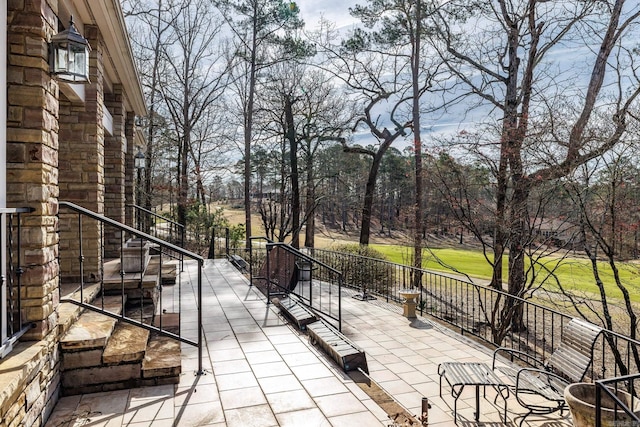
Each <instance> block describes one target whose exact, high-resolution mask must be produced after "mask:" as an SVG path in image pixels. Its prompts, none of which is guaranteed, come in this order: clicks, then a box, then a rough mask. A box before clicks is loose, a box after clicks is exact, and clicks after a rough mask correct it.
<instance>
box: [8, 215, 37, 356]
mask: <svg viewBox="0 0 640 427" xmlns="http://www.w3.org/2000/svg"><path fill="white" fill-rule="evenodd" d="M34 211H35V209H33V208H30V207H23V208H0V359H2V358H4V357H5V356H7V355H8V354H9V353H10V352H11V350H12V349H13V346H14V344H15V343H16V342H17V341H18V340H19V339H20V337H21V336H23V335H24V334H25V333H26V332H27V331H28V330H29V329H31V328H33V327H34V326H35V324H34V323H32V322H29V323H26V322H24V321H23V318H22V275H23V274H24V269H23V268H22V265H21V264H22V259H21V256H22V255H21V252H22V220H21V216H22V214H25V213H32V212H34ZM14 215H16V216H17V223H16V224H15V228H16V247H14V245H13V242H14V240H13V228H14V224H13V216H14ZM14 252H15V253H16V260H15V262H14V260H13V254H14ZM7 258H8V259H7ZM7 269H8V271H7ZM14 279H15V284H14ZM16 314H17V316H15V315H16ZM16 317H17V318H16Z"/></svg>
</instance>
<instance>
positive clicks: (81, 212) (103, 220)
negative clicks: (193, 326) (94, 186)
mask: <svg viewBox="0 0 640 427" xmlns="http://www.w3.org/2000/svg"><path fill="white" fill-rule="evenodd" d="M59 206H60V207H61V208H68V209H70V210H72V211H75V212H76V213H78V220H79V233H80V239H79V244H80V257H79V258H80V259H79V261H80V269H81V270H82V268H83V263H84V256H83V252H82V243H83V238H82V234H81V233H82V217H83V216H86V217H88V218H91V219H94V220H96V221H98V222H99V223H100V224H101V230H104V226H105V225H108V226H111V227H113V228H115V229H117V230H119V231H120V236H121V249H120V251H121V256H122V250H123V246H124V241H123V240H124V233H125V232H126V233H130V234H131V235H134V236H138V237H139V238H140V239H143V240H147V241H149V242H151V243H154V244H156V245H159V246H160V247H161V248H166V249H168V250H169V251H172V252H175V253H176V254H179V255H180V259H181V260H182V259H183V258H184V257H187V258H190V259H192V260H195V261H197V262H198V279H197V280H198V283H197V295H196V299H197V301H196V304H197V317H198V320H197V321H198V332H197V339H196V340H195V341H194V340H192V339H188V338H186V337H183V336H181V335H179V334H175V333H172V332H169V331H167V330H164V329H162V325H160V326H159V327H156V326H152V325H148V324H145V323H143V322H142V321H141V320H140V321H138V320H135V319H132V318H129V317H126V316H125V314H124V311H123V312H122V314H115V313H113V312H109V311H107V310H104V309H103V308H100V307H97V306H94V305H92V304H87V303H85V302H84V298H83V296H82V292H83V288H84V277H83V274H82V273H81V274H80V280H81V284H80V295H81V296H80V301H77V300H74V299H72V298H64V299H63V298H61V299H60V300H61V301H64V302H70V303H73V304H75V305H78V306H80V307H83V308H86V309H88V310H92V311H96V312H99V313H101V314H104V315H106V316H109V317H112V318H115V319H117V320H120V321H123V322H126V323H130V324H133V325H135V326H138V327H140V328H143V329H147V330H150V331H153V332H157V333H159V334H161V335H164V336H167V337H170V338H173V339H176V340H179V341H180V342H184V343H186V344H189V345H192V346H195V347H197V348H198V374H202V373H203V372H204V371H203V367H202V359H203V358H202V351H203V348H202V347H203V346H202V334H203V331H202V268H203V265H204V259H203V258H202V257H201V256H200V255H197V254H195V253H193V252H191V251H188V250H186V249H184V248H181V247H179V246H177V245H174V244H173V243H170V242H167V241H164V240H162V239H160V238H158V237H155V236H152V235H150V234H147V233H144V232H142V231H140V230H137V229H135V228H133V227H130V226H128V225H126V224H122V223H120V222H118V221H115V220H113V219H111V218H108V217H105V216H104V215H101V214H97V213H95V212H93V211H90V210H88V209H86V208H83V207H82V206H78V205H76V204H73V203H70V202H65V201H60V202H59ZM141 252H142V251H141ZM101 262H104V257H103V260H102V261H101ZM159 268H160V271H161V270H162V259H161V261H160V267H159ZM141 276H142V274H141ZM121 277H122V279H121V280H124V272H121ZM102 279H103V278H102ZM102 279H101V280H102ZM140 280H142V277H141V279H140ZM123 292H124V285H123ZM180 294H181V292H180ZM123 301H124V299H123ZM160 303H161V302H160Z"/></svg>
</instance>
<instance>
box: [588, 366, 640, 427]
mask: <svg viewBox="0 0 640 427" xmlns="http://www.w3.org/2000/svg"><path fill="white" fill-rule="evenodd" d="M638 379H640V374H634V375H624V376H621V377H617V378H609V379H605V380H596V381H595V385H596V402H595V407H596V425H595V427H601V426H602V406H603V405H602V400H603V394H605V395H607V396H608V397H609V398H610V399H611V401H612V402H613V408H607V409H612V410H613V411H614V418H616V420H617V418H618V413H619V412H620V411H622V412H623V413H624V416H626V417H629V418H630V420H625V421H626V422H628V421H633V422H634V424H633V425H640V424H638V423H640V417H639V416H638V412H637V411H634V410H633V409H632V408H635V407H636V406H637V405H636V403H637V402H638V399H639V398H638V390H637V389H636V386H635V381H636V380H638ZM620 383H625V387H623V388H619V387H618V384H620ZM611 384H613V387H612V386H611ZM618 391H624V392H625V393H628V394H629V396H630V397H631V401H630V404H627V403H625V402H623V401H622V400H620V398H619V397H618ZM614 421H615V420H614ZM625 425H631V423H629V424H625Z"/></svg>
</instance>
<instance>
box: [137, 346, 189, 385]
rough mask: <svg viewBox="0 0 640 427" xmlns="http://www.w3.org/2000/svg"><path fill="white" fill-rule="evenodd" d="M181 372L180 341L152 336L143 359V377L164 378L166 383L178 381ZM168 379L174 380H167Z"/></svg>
mask: <svg viewBox="0 0 640 427" xmlns="http://www.w3.org/2000/svg"><path fill="white" fill-rule="evenodd" d="M181 372H182V362H181V359H180V342H178V341H176V340H173V339H171V338H167V337H163V336H152V337H151V339H149V344H148V345H147V352H146V354H145V356H144V360H143V361H142V378H143V379H145V380H151V379H154V378H156V379H164V380H165V382H164V383H165V384H166V383H167V382H173V381H175V382H176V383H177V382H178V381H179V379H180V373H181ZM167 379H172V380H170V381H166V380H167ZM147 385H149V384H147Z"/></svg>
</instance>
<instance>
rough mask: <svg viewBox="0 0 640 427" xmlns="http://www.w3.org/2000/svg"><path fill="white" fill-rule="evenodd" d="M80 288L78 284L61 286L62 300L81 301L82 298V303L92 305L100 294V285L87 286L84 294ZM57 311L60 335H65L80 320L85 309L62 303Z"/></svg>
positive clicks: (83, 290)
mask: <svg viewBox="0 0 640 427" xmlns="http://www.w3.org/2000/svg"><path fill="white" fill-rule="evenodd" d="M79 287H80V285H78V284H76V283H67V284H62V285H60V295H61V297H60V298H61V299H73V300H76V301H80V298H81V297H82V302H86V303H90V302H92V301H93V300H94V298H95V297H96V296H97V295H98V294H99V292H100V283H89V284H85V285H84V288H83V289H82V292H80V290H79ZM81 294H82V295H81ZM57 310H58V333H59V334H60V335H64V334H65V333H66V332H67V331H68V330H69V328H70V327H71V326H72V325H73V324H74V323H75V321H76V320H78V317H80V315H81V314H82V311H83V310H84V309H83V308H82V307H80V306H79V305H76V304H73V303H70V302H61V303H60V305H59V306H58V309H57Z"/></svg>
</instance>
